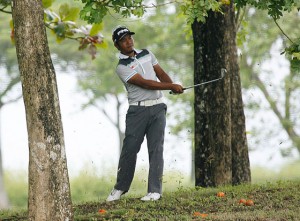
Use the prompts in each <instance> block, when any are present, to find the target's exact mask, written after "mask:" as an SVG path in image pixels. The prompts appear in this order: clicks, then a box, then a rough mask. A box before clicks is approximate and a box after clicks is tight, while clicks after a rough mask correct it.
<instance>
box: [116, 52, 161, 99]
mask: <svg viewBox="0 0 300 221" xmlns="http://www.w3.org/2000/svg"><path fill="white" fill-rule="evenodd" d="M135 52H136V55H135V56H134V57H129V56H127V55H124V54H121V53H120V54H119V63H118V65H117V68H116V73H117V75H118V76H119V77H120V79H121V80H122V82H123V83H124V85H125V87H126V90H127V93H128V102H129V103H134V102H138V101H145V100H155V99H158V98H161V97H162V96H163V94H162V92H161V91H159V90H148V89H144V88H141V87H139V86H136V85H134V84H130V83H128V80H129V79H130V78H131V77H132V76H134V75H136V74H140V75H141V76H142V77H143V78H145V79H149V80H154V81H158V79H157V76H156V73H155V71H154V68H153V66H154V65H156V64H158V61H157V59H156V57H155V56H154V54H153V53H152V52H150V51H149V50H147V49H142V50H136V49H135Z"/></svg>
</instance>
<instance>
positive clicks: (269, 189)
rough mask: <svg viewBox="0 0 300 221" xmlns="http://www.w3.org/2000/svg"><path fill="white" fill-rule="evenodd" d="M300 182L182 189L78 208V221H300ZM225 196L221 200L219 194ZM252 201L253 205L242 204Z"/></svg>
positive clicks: (3, 217) (2, 216)
mask: <svg viewBox="0 0 300 221" xmlns="http://www.w3.org/2000/svg"><path fill="white" fill-rule="evenodd" d="M299 189H300V180H293V181H277V182H272V183H271V182H267V183H264V184H252V185H250V184H249V185H240V186H233V187H232V186H224V187H218V188H180V189H178V190H176V191H174V192H168V193H166V194H164V195H163V197H162V199H161V200H159V201H155V202H142V201H140V200H139V198H140V197H141V195H136V196H133V195H128V196H126V195H125V196H124V197H123V198H122V199H121V200H120V201H117V202H111V203H106V202H105V201H104V200H101V201H98V202H88V203H82V204H77V205H75V206H74V212H75V220H85V221H88V220H114V221H118V220H149V221H150V220H159V221H162V220H170V221H173V220H180V221H182V220H215V221H217V220H222V221H223V220H256V221H257V220H261V221H264V220H272V221H273V220H275V221H276V220H300V207H299V205H300V193H299ZM220 191H222V192H224V193H225V197H217V195H216V194H217V193H218V192H220ZM241 198H244V199H252V200H253V201H254V205H253V206H245V205H243V204H240V203H239V200H240V199H241ZM25 217H26V212H25V211H23V212H20V211H19V212H18V213H11V212H10V213H9V214H7V213H4V212H3V213H2V214H0V220H7V221H8V220H26V218H25Z"/></svg>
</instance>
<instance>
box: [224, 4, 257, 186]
mask: <svg viewBox="0 0 300 221" xmlns="http://www.w3.org/2000/svg"><path fill="white" fill-rule="evenodd" d="M227 13H228V14H227V16H226V17H227V24H226V26H227V27H231V28H229V30H228V32H227V34H228V43H227V44H228V52H227V53H228V54H229V57H230V59H229V60H228V66H229V67H228V72H230V76H231V78H230V79H231V85H230V86H231V136H232V137H231V145H232V146H231V149H232V184H233V185H237V184H241V183H248V182H250V181H251V172H250V162H249V155H248V153H249V151H248V143H247V136H246V125H245V121H246V119H245V114H244V103H243V98H242V87H241V78H240V69H239V65H238V59H237V46H236V31H237V29H236V23H235V11H234V7H233V5H232V3H231V7H230V8H229V10H228V12H227Z"/></svg>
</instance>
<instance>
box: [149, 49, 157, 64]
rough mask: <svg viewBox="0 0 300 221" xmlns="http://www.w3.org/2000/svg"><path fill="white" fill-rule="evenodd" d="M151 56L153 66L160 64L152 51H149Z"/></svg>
mask: <svg viewBox="0 0 300 221" xmlns="http://www.w3.org/2000/svg"><path fill="white" fill-rule="evenodd" d="M149 54H150V56H151V63H152V66H154V65H156V64H158V61H157V59H156V57H155V55H154V54H153V53H152V52H151V51H149Z"/></svg>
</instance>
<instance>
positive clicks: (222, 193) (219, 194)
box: [217, 192, 225, 197]
mask: <svg viewBox="0 0 300 221" xmlns="http://www.w3.org/2000/svg"><path fill="white" fill-rule="evenodd" d="M217 196H218V197H225V193H224V192H218V193H217Z"/></svg>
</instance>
